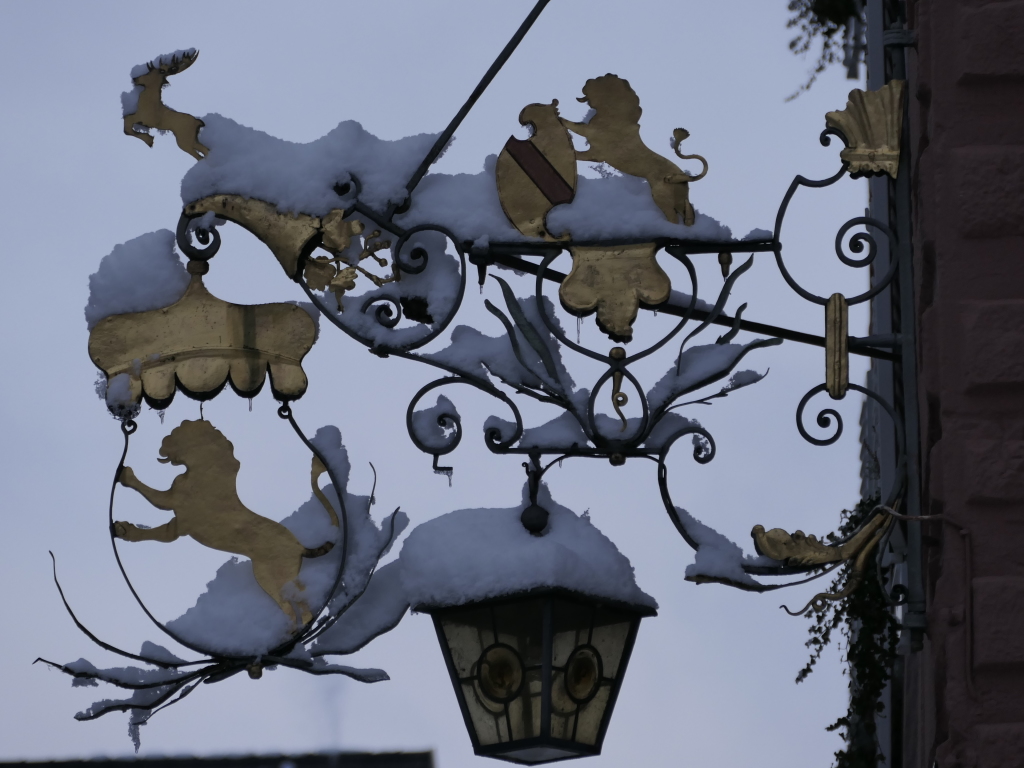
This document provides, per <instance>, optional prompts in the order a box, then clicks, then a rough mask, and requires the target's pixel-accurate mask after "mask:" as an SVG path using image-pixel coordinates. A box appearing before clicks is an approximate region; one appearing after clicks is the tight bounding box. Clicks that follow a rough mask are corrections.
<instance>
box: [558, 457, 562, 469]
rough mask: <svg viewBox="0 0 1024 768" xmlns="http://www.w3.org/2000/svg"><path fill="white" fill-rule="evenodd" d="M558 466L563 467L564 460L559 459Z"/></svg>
mask: <svg viewBox="0 0 1024 768" xmlns="http://www.w3.org/2000/svg"><path fill="white" fill-rule="evenodd" d="M558 468H559V469H561V468H562V460H561V459H559V460H558Z"/></svg>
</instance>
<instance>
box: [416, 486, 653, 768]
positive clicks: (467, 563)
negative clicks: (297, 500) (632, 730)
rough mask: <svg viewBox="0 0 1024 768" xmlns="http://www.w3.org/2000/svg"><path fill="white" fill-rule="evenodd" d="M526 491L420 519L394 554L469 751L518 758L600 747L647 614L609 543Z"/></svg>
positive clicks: (550, 757) (539, 489) (647, 603)
mask: <svg viewBox="0 0 1024 768" xmlns="http://www.w3.org/2000/svg"><path fill="white" fill-rule="evenodd" d="M531 485H532V484H531ZM533 488H535V489H536V490H535V491H533V494H534V498H533V499H529V498H526V499H524V500H523V504H522V505H521V506H519V507H517V508H513V509H488V510H462V511H460V512H452V513H450V514H447V515H443V516H442V517H439V518H435V519H434V520H430V521H428V522H426V523H423V524H422V525H420V526H419V528H417V529H416V530H414V531H413V533H412V534H411V535H410V537H409V539H408V540H407V541H406V543H405V546H404V547H403V549H402V556H401V558H400V561H401V564H402V581H403V583H404V584H405V585H406V588H407V589H409V590H414V591H415V594H414V595H411V597H412V598H413V599H412V604H413V605H414V606H415V608H414V610H418V611H420V612H423V613H428V614H430V615H431V617H432V618H433V621H434V627H435V629H436V630H437V638H438V641H439V642H440V644H441V651H442V653H443V654H444V658H445V664H446V665H447V668H448V674H449V675H450V676H451V680H452V685H453V686H454V688H455V695H456V696H457V697H458V700H459V707H460V708H461V710H462V715H463V717H464V718H465V721H466V729H467V730H468V731H469V736H470V739H471V741H472V742H473V749H474V751H475V752H476V754H478V755H481V756H485V757H495V758H499V759H502V760H509V761H511V762H515V763H526V764H535V763H548V762H552V761H554V760H565V759H567V758H572V757H584V756H588V755H597V754H600V752H601V743H602V742H603V741H604V735H605V732H606V731H607V730H608V722H609V720H610V719H611V715H612V710H613V708H614V707H615V700H616V698H617V697H618V694H619V688H620V687H621V685H622V678H623V676H624V675H625V672H626V665H627V664H628V662H629V656H630V653H631V652H632V650H633V642H634V641H635V640H636V634H637V630H638V629H639V627H640V619H641V618H643V617H644V616H654V615H655V614H656V613H657V611H656V610H655V608H656V604H655V602H654V600H652V599H651V598H650V597H649V596H647V595H646V594H644V593H643V592H642V591H641V590H640V589H639V587H637V585H636V583H635V581H634V580H633V573H632V568H631V567H630V565H629V561H628V560H627V559H626V558H625V557H624V556H623V555H622V554H621V553H620V552H619V551H618V550H617V549H616V548H615V545H614V544H612V542H611V541H609V540H608V539H607V538H605V537H604V535H602V534H601V533H600V532H599V531H598V530H597V529H596V528H595V527H594V526H593V525H592V524H591V523H590V521H589V519H588V518H587V517H586V516H577V515H576V514H574V513H573V512H571V511H569V510H568V509H565V508H563V507H560V506H558V505H557V504H555V503H554V502H553V501H552V500H551V498H550V496H549V495H548V491H547V488H546V487H545V486H544V485H543V484H538V486H533ZM530 490H532V489H530ZM538 494H539V495H541V496H542V498H541V499H540V501H541V503H542V504H543V506H540V505H539V504H537V501H536V495H538ZM524 508H525V509H524ZM549 510H550V511H549ZM453 541H457V542H458V546H457V547H452V546H451V545H452V543H453ZM456 552H457V554H456Z"/></svg>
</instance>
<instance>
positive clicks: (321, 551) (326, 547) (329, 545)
mask: <svg viewBox="0 0 1024 768" xmlns="http://www.w3.org/2000/svg"><path fill="white" fill-rule="evenodd" d="M332 549H334V542H333V541H326V542H324V543H323V544H321V545H320V546H319V547H316V548H314V549H309V548H306V549H304V550H302V556H303V557H323V556H324V555H326V554H327V553H328V552H330V551H331V550H332Z"/></svg>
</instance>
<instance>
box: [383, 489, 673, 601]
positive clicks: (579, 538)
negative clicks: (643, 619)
mask: <svg viewBox="0 0 1024 768" xmlns="http://www.w3.org/2000/svg"><path fill="white" fill-rule="evenodd" d="M537 503H538V504H540V505H541V506H542V507H544V509H546V510H547V511H548V513H549V518H548V527H547V529H546V530H545V532H544V534H543V535H541V536H534V535H532V534H531V533H530V532H529V531H527V530H526V528H524V527H523V523H522V522H521V520H520V516H521V515H522V512H523V510H524V509H525V508H526V507H527V506H528V505H529V504H530V501H529V493H528V490H527V489H524V494H523V501H522V503H520V504H519V505H517V506H515V507H510V508H507V509H460V510H457V511H454V512H449V513H448V514H446V515H441V516H440V517H436V518H434V519H433V520H429V521H427V522H425V523H422V524H420V525H419V526H417V527H416V528H415V529H414V530H413V531H412V532H411V533H410V534H409V537H408V538H407V539H406V541H405V544H404V546H403V547H402V553H401V555H400V558H399V560H400V563H401V571H402V585H403V589H404V591H405V594H406V598H407V599H408V601H409V604H410V605H412V606H413V608H414V609H415V608H419V609H426V608H439V607H445V606H455V605H465V604H468V603H475V602H480V601H483V600H489V599H492V598H497V597H502V596H506V595H513V594H518V593H522V592H527V591H530V590H542V589H564V590H571V591H573V592H578V593H582V594H585V595H588V596H591V597H594V598H599V599H604V600H608V601H613V602H615V603H619V604H625V605H630V606H633V607H635V608H638V609H646V610H645V611H644V612H651V611H653V610H656V609H657V607H658V604H657V602H656V601H655V600H654V598H653V597H651V596H650V595H648V594H647V593H646V592H644V591H643V590H641V589H640V587H639V586H637V583H636V578H635V576H634V573H633V566H632V565H631V564H630V562H629V559H628V558H627V557H626V556H625V555H623V554H622V553H621V552H620V551H619V550H618V548H617V547H616V546H615V544H613V543H612V542H611V540H610V539H608V537H606V536H605V535H604V534H603V533H601V532H600V531H599V530H598V529H597V528H596V527H595V526H594V525H593V523H591V521H590V517H589V516H588V515H587V514H586V513H585V512H584V513H583V514H582V515H577V514H576V513H575V512H573V511H572V510H570V509H567V508H566V507H563V506H561V505H560V504H557V503H555V502H554V501H553V500H552V499H551V493H550V491H549V490H548V488H547V486H545V485H543V484H541V485H540V487H539V489H538V496H537Z"/></svg>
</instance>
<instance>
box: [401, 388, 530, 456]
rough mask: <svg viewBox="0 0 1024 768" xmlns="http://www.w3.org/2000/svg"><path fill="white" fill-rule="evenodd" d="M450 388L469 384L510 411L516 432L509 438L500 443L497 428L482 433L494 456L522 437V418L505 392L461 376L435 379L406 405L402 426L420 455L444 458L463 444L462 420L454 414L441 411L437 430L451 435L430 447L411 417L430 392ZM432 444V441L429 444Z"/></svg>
mask: <svg viewBox="0 0 1024 768" xmlns="http://www.w3.org/2000/svg"><path fill="white" fill-rule="evenodd" d="M450 384H468V385H469V386H471V387H473V388H475V389H478V390H480V391H481V392H485V393H487V394H488V395H491V396H492V397H495V398H497V399H499V400H501V401H502V402H503V403H505V405H507V406H508V407H509V410H511V411H512V415H513V417H514V418H515V424H516V426H515V430H514V431H513V434H512V435H511V437H509V438H507V439H502V435H501V430H499V429H498V428H497V427H490V428H485V429H484V442H485V443H486V445H487V447H488V448H489V449H490V450H491V451H493V452H495V453H501V452H503V451H505V450H506V449H508V448H511V447H512V446H513V445H514V444H515V443H516V442H518V441H519V439H520V438H521V437H522V436H523V429H524V427H523V417H522V414H521V413H520V412H519V408H518V407H517V406H516V404H515V402H514V401H513V400H512V399H511V398H510V397H508V395H506V394H505V393H504V392H502V391H501V390H499V389H497V388H496V387H493V386H491V385H489V384H487V383H482V382H479V381H476V380H474V379H470V378H465V377H462V376H445V377H444V378H440V379H435V380H434V381H432V382H430V383H429V384H426V385H424V386H423V387H421V388H420V390H419V391H418V392H417V393H416V394H415V395H414V396H413V398H412V400H410V401H409V407H408V408H406V411H405V426H406V429H407V430H408V432H409V438H410V439H411V440H412V442H413V444H414V445H415V446H416V447H417V448H418V449H419V450H421V451H422V452H423V453H426V454H430V455H432V456H435V457H438V456H445V455H447V454H449V453H451V452H452V451H454V450H455V449H456V448H457V447H458V445H459V443H460V442H461V441H462V417H461V416H460V415H459V413H458V412H457V411H456V412H454V413H450V412H447V411H442V412H441V413H440V414H438V417H437V420H436V421H437V426H439V427H441V428H450V429H453V432H452V434H450V435H448V436H446V437H445V441H444V442H443V443H442V444H441V445H439V446H438V445H431V444H429V443H428V440H427V439H425V436H424V435H422V434H417V427H416V424H415V422H414V420H413V415H414V414H415V412H416V406H417V405H419V403H420V401H421V400H422V399H423V398H424V397H425V396H426V395H427V394H429V393H430V392H432V391H433V390H435V389H438V388H439V387H445V386H448V385H450ZM430 442H433V441H430Z"/></svg>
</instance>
